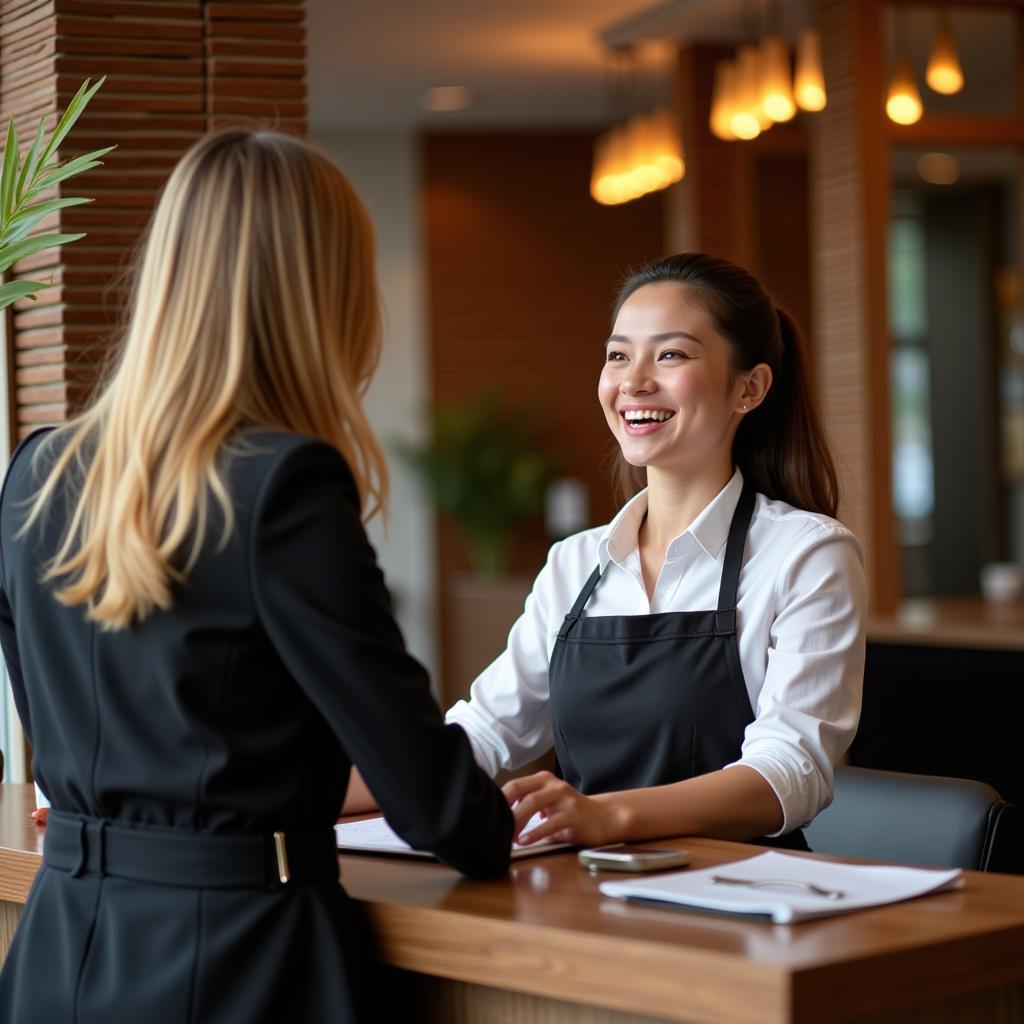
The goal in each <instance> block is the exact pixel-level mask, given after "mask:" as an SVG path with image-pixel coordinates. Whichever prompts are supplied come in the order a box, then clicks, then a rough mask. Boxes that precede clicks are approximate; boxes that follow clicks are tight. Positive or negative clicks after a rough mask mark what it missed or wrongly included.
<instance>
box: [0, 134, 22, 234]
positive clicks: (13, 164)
mask: <svg viewBox="0 0 1024 1024" xmlns="http://www.w3.org/2000/svg"><path fill="white" fill-rule="evenodd" d="M17 178H18V129H17V128H15V127H14V118H13V117H12V118H11V119H10V120H9V121H8V122H7V145H6V146H5V147H4V168H3V181H2V182H0V216H2V217H3V219H4V223H6V222H7V218H8V217H10V215H11V203H12V201H13V199H14V184H15V182H16V181H17Z"/></svg>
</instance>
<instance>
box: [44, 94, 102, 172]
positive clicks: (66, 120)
mask: <svg viewBox="0 0 1024 1024" xmlns="http://www.w3.org/2000/svg"><path fill="white" fill-rule="evenodd" d="M106 80H107V79H106V76H105V75H104V77H103V78H101V79H100V80H99V81H98V82H97V83H96V84H95V85H94V86H92V87H91V88H90V86H89V79H88V78H87V79H86V80H85V81H84V82H83V83H82V86H81V88H80V89H79V90H78V92H76V93H75V95H74V98H73V99H72V100H71V102H70V103H69V104H68V108H67V110H65V111H64V116H63V117H62V118H61V119H60V120H59V121H58V122H57V127H56V128H54V130H53V137H52V138H51V139H50V141H49V142H48V143H47V144H46V149H44V150H43V156H42V161H41V162H42V163H44V164H45V163H46V161H47V160H49V159H50V157H51V156H53V154H54V153H55V152H56V151H57V149H58V147H59V146H60V144H61V143H62V142H63V141H64V137H65V136H66V135H67V133H68V132H69V131H71V129H72V127H73V126H74V123H75V122H76V121H77V120H78V118H79V117H80V116H81V113H82V111H83V110H85V108H86V105H87V104H88V102H89V100H91V99H92V98H93V96H94V95H95V94H96V90H97V89H99V87H100V86H101V85H102V84H103V83H104V82H105V81H106Z"/></svg>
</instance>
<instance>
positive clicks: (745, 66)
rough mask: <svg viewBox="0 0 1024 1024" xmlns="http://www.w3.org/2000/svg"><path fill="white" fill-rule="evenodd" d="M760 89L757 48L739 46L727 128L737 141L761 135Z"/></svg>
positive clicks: (750, 45) (747, 45) (750, 44)
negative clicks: (730, 113)
mask: <svg viewBox="0 0 1024 1024" xmlns="http://www.w3.org/2000/svg"><path fill="white" fill-rule="evenodd" d="M760 92H761V90H760V87H759V81H758V61H757V47H756V46H754V45H753V44H752V43H747V44H746V45H744V46H741V47H740V48H739V50H738V52H737V54H736V82H735V88H734V90H733V107H732V116H731V117H730V118H729V127H730V128H731V129H732V133H733V135H735V136H736V138H738V139H756V138H757V136H758V135H760V134H761V118H760V117H759V116H758V114H759V113H760V102H759V101H760V98H761V97H760Z"/></svg>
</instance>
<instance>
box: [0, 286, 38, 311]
mask: <svg viewBox="0 0 1024 1024" xmlns="http://www.w3.org/2000/svg"><path fill="white" fill-rule="evenodd" d="M45 287H46V285H45V284H44V283H43V282H42V281H8V282H7V283H6V284H0V309H6V308H7V307H8V306H9V305H10V304H11V303H12V302H15V301H17V300H18V299H23V298H25V296H30V297H32V298H35V296H34V294H33V293H34V292H38V291H40V290H41V289H43V288H45Z"/></svg>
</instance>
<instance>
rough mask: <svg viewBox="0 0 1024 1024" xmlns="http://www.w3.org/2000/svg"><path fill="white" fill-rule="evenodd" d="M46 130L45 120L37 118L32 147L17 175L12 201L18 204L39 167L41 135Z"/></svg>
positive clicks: (29, 148) (40, 117) (41, 117)
mask: <svg viewBox="0 0 1024 1024" xmlns="http://www.w3.org/2000/svg"><path fill="white" fill-rule="evenodd" d="M45 130H46V119H45V118H44V117H43V116H42V115H40V116H39V127H38V128H36V136H35V138H34V139H33V140H32V145H31V146H29V147H28V152H27V153H26V154H25V162H24V163H23V164H22V165H21V173H20V174H19V175H18V187H17V190H16V192H15V196H14V201H15V203H20V202H21V201H22V199H23V198H24V197H25V189H26V187H28V185H29V183H30V182H31V181H32V179H33V177H35V173H36V168H37V167H38V166H39V158H40V156H42V145H43V133H44V132H45Z"/></svg>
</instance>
